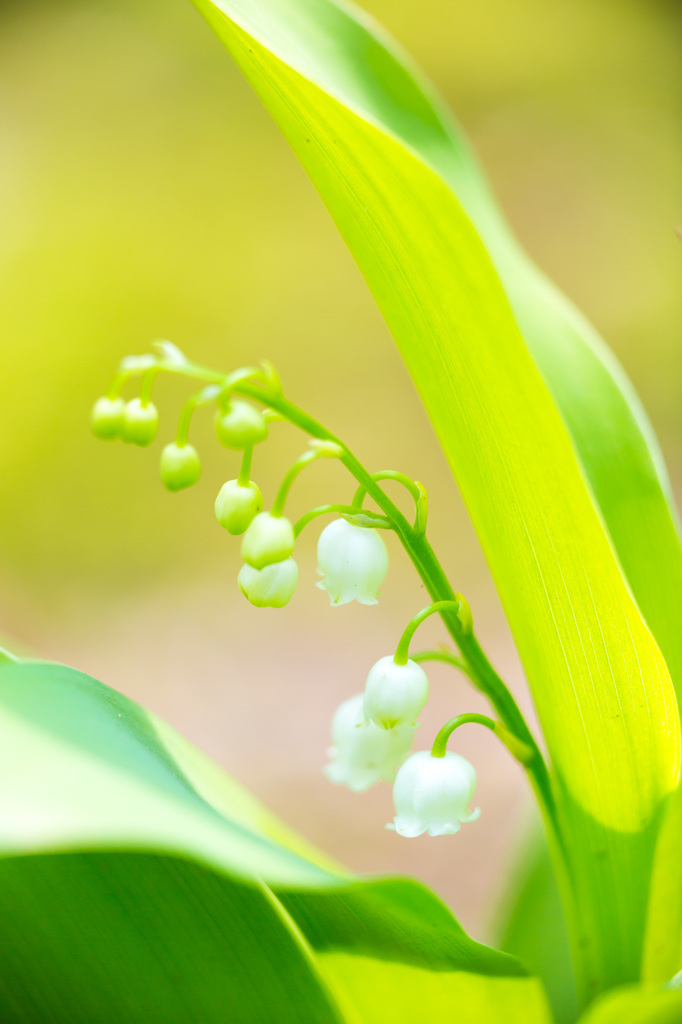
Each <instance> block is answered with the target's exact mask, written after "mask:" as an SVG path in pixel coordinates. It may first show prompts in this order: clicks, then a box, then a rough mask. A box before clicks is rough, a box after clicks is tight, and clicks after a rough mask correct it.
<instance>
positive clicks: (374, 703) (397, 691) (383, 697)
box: [365, 655, 429, 729]
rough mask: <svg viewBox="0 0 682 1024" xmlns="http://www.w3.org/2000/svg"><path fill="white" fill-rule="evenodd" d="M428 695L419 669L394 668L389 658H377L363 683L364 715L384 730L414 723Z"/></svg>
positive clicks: (410, 666) (410, 663)
mask: <svg viewBox="0 0 682 1024" xmlns="http://www.w3.org/2000/svg"><path fill="white" fill-rule="evenodd" d="M428 695H429V681H428V678H427V676H426V673H425V672H424V669H423V668H422V667H421V665H417V664H416V662H414V661H408V662H407V664H406V665H396V663H395V661H394V660H393V657H392V656H391V655H388V656H387V657H385V658H380V659H379V661H378V662H377V663H376V665H373V666H372V668H371V669H370V671H369V675H368V676H367V682H366V683H365V715H366V716H367V718H368V719H369V720H370V721H372V722H374V723H375V724H376V725H380V726H381V727H382V728H384V729H394V728H395V727H396V726H400V725H410V724H412V723H413V722H415V721H416V720H417V718H418V717H419V715H420V713H421V711H422V709H423V707H424V705H425V704H426V700H427V697H428Z"/></svg>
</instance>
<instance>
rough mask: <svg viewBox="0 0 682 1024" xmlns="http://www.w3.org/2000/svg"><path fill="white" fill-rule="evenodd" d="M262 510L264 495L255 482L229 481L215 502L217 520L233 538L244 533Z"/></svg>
mask: <svg viewBox="0 0 682 1024" xmlns="http://www.w3.org/2000/svg"><path fill="white" fill-rule="evenodd" d="M262 508H263V495H262V494H261V492H260V488H259V487H258V486H257V485H256V484H254V482H253V480H250V481H249V482H248V483H247V484H240V483H239V480H228V481H227V483H224V484H223V486H222V487H221V488H220V491H219V492H218V497H217V498H216V500H215V515H216V519H217V520H218V522H219V523H220V525H221V526H222V527H224V529H226V530H227V532H228V533H231V534H232V536H233V537H236V536H239V534H240V533H244V531H245V530H246V529H247V528H248V527H249V526H250V525H251V523H252V521H253V519H254V518H255V516H257V515H258V513H259V512H260V511H261V510H262Z"/></svg>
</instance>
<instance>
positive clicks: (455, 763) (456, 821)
mask: <svg viewBox="0 0 682 1024" xmlns="http://www.w3.org/2000/svg"><path fill="white" fill-rule="evenodd" d="M475 788H476V772H475V771H474V769H473V767H472V765H470V764H469V762H468V761H466V760H465V759H464V758H463V757H460V755H459V754H455V753H454V751H452V750H448V751H446V753H445V756H444V757H433V755H432V754H431V751H430V750H420V751H419V752H418V753H416V754H412V756H411V757H408V759H407V761H405V763H404V764H403V765H402V767H401V768H400V769H399V771H398V774H397V776H396V780H395V784H394V786H393V802H394V804H395V818H394V819H393V824H391V825H387V826H386V828H389V829H394V830H395V831H396V832H397V833H398V835H401V836H408V837H409V838H413V837H414V836H420V835H422V834H423V833H424V832H428V834H429V835H430V836H448V835H454V833H455V832H459V827H460V824H461V823H462V822H466V821H476V819H477V818H478V816H479V814H480V813H481V812H480V810H479V809H478V808H476V810H475V811H469V810H467V807H468V804H469V801H470V800H471V798H472V796H473V795H474V790H475Z"/></svg>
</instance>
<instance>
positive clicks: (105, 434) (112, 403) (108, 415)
mask: <svg viewBox="0 0 682 1024" xmlns="http://www.w3.org/2000/svg"><path fill="white" fill-rule="evenodd" d="M125 410H126V403H125V402H124V401H123V399H122V398H107V397H106V396H103V397H102V398H98V399H97V401H96V402H95V404H94V406H93V409H92V413H91V418H90V423H91V426H92V432H93V434H94V435H95V437H99V439H100V440H101V441H115V440H116V438H118V437H120V436H121V434H122V432H123V421H124V419H125Z"/></svg>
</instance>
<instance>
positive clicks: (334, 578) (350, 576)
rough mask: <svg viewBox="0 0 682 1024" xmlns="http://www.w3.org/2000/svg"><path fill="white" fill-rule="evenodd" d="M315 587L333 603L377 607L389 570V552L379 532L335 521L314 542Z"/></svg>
mask: <svg viewBox="0 0 682 1024" xmlns="http://www.w3.org/2000/svg"><path fill="white" fill-rule="evenodd" d="M317 571H318V573H319V574H320V576H322V577H323V579H322V580H320V582H319V583H318V584H317V586H318V587H319V588H320V590H326V591H327V593H328V594H329V598H330V601H331V603H332V604H347V603H348V601H357V602H358V603H359V604H376V603H377V597H378V594H379V587H380V586H381V584H382V583H383V580H384V577H385V575H386V573H387V571H388V552H387V551H386V545H385V544H384V542H383V539H382V538H381V537H380V536H379V531H378V530H371V529H365V528H363V527H362V526H353V525H352V524H351V523H348V522H346V520H345V519H336V520H334V522H333V523H330V524H329V526H326V527H325V528H324V530H323V531H322V533H321V534H320V539H319V541H318V542H317Z"/></svg>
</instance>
